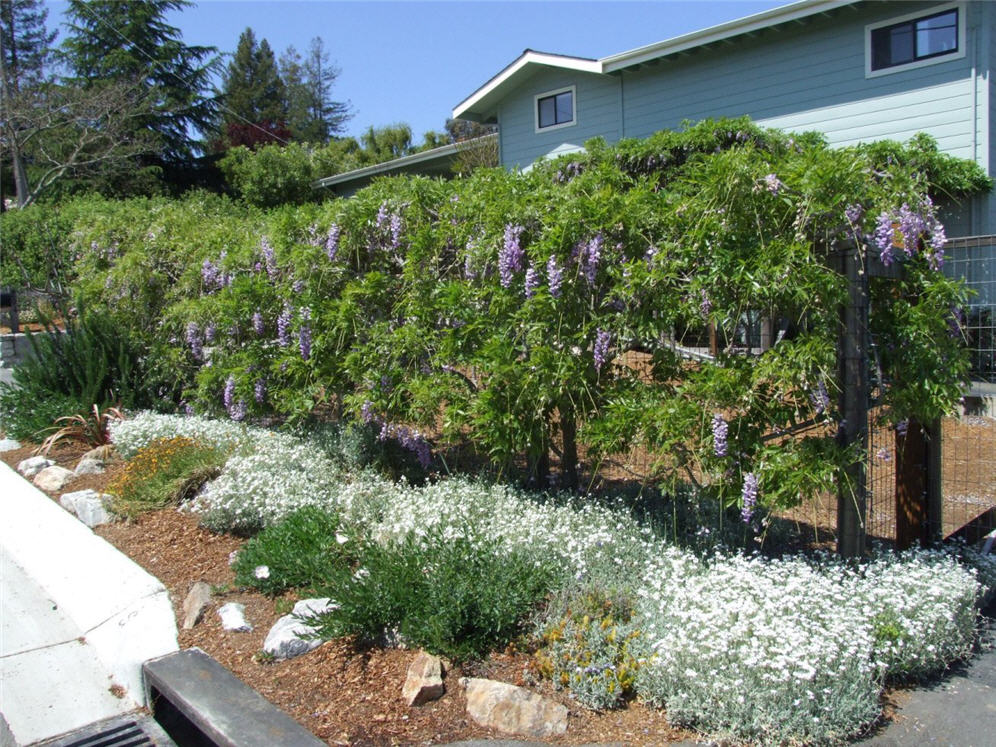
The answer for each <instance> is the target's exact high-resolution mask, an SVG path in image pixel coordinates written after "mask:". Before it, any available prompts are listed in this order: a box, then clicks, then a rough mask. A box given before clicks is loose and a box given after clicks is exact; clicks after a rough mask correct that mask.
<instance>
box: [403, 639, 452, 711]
mask: <svg viewBox="0 0 996 747" xmlns="http://www.w3.org/2000/svg"><path fill="white" fill-rule="evenodd" d="M445 692H446V687H445V686H444V685H443V663H442V661H441V660H440V658H439V657H438V656H433V655H432V654H428V653H426V652H425V651H419V652H418V655H417V656H416V657H415V659H414V660H413V661H412V663H411V664H410V665H409V666H408V676H407V677H406V678H405V684H404V686H403V687H402V688H401V696H402V697H403V698H404V699H405V702H406V703H407V704H408V705H409V706H420V705H423V704H425V703H428V702H429V701H431V700H438V699H439V698H441V697H443V694H444V693H445Z"/></svg>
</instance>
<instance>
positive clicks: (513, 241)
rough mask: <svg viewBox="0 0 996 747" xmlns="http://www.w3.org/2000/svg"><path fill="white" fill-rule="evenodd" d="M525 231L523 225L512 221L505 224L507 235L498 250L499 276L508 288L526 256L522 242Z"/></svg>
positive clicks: (502, 283)
mask: <svg viewBox="0 0 996 747" xmlns="http://www.w3.org/2000/svg"><path fill="white" fill-rule="evenodd" d="M523 231H525V228H523V227H522V226H516V225H512V224H511V223H510V224H509V225H507V226H505V236H504V239H503V241H502V247H501V250H500V251H499V252H498V277H499V279H500V280H501V287H502V288H508V287H509V286H510V285H511V284H512V276H513V275H514V274H515V273H517V272H518V271H519V270H521V269H522V260H523V258H524V257H525V252H524V251H523V249H522V244H521V242H522V232H523Z"/></svg>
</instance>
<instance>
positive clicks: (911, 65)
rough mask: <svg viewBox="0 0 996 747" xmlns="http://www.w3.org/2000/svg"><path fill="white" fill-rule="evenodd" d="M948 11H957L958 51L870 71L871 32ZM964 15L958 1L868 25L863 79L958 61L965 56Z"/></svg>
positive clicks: (926, 7) (866, 28)
mask: <svg viewBox="0 0 996 747" xmlns="http://www.w3.org/2000/svg"><path fill="white" fill-rule="evenodd" d="M949 10H957V11H958V49H957V50H956V51H954V52H949V53H948V54H941V55H937V56H936V57H928V58H927V59H925V60H914V61H913V62H907V63H904V64H902V65H892V66H890V67H883V68H882V69H881V70H872V31H875V30H876V29H880V28H883V27H885V26H894V25H895V24H897V23H905V22H906V21H915V20H917V19H919V18H927V17H928V16H933V15H937V14H938V13H944V12H946V11H949ZM965 14H966V9H965V3H964V2H961V1H959V2H954V3H944V4H943V5H932V6H925V7H924V8H922V9H921V10H918V11H916V12H915V13H907V14H905V15H902V16H896V17H895V18H890V19H889V20H887V21H878V22H876V23H870V24H868V25H867V26H865V77H866V78H878V77H879V76H882V75H892V74H893V73H901V72H903V71H905V70H915V69H916V68H920V67H928V66H930V65H940V64H941V63H943V62H950V61H951V60H959V59H961V58H963V57H964V56H965V39H966V35H965V26H966V25H967V24H966V21H967V19H966V17H965Z"/></svg>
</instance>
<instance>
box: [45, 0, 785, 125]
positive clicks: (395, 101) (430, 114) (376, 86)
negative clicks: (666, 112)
mask: <svg viewBox="0 0 996 747" xmlns="http://www.w3.org/2000/svg"><path fill="white" fill-rule="evenodd" d="M787 3H788V0H697V1H678V0H656V1H648V0H643V1H633V0H615V2H578V1H577V0H559V1H554V2H525V1H518V2H485V1H478V0H459V1H451V2H418V1H409V2H377V1H371V0H368V1H367V2H340V1H338V0H311V1H307V0H197V2H196V3H195V4H194V5H193V6H191V7H188V8H187V9H185V10H183V11H181V12H178V13H174V14H172V15H171V16H170V17H169V22H170V23H171V24H172V25H174V26H176V27H178V28H179V29H180V30H181V31H182V33H183V40H184V41H185V42H186V43H187V44H204V45H211V46H215V47H217V48H218V50H219V52H222V53H227V54H231V53H232V52H234V51H235V47H236V44H237V43H238V39H239V35H240V34H241V33H242V31H244V30H245V28H246V27H247V26H248V27H252V29H253V32H254V33H255V34H256V37H257V38H265V39H266V40H267V41H268V42H269V44H270V46H271V47H272V48H273V50H274V53H275V54H276V55H277V56H278V57H279V55H280V54H281V53H282V52H283V51H284V50H285V49H286V48H287V47H288V46H289V45H294V46H295V47H296V48H297V49H298V51H300V52H303V51H304V50H305V49H306V48H307V46H308V43H309V41H310V40H311V39H312V38H313V37H315V36H320V37H322V39H323V40H324V41H325V46H326V48H327V49H328V50H329V51H330V53H331V56H332V58H333V60H334V62H335V63H336V64H337V65H338V67H339V68H340V69H341V71H342V72H341V74H340V76H339V78H338V80H337V83H336V86H335V89H334V91H333V93H334V96H335V98H336V99H337V100H346V101H349V102H350V103H351V104H352V106H353V110H354V112H355V116H354V117H353V119H352V120H351V121H350V122H349V123H348V125H347V134H351V135H358V134H360V133H361V132H363V131H364V130H365V129H366V128H367V127H369V126H370V125H374V126H381V125H386V124H391V123H394V122H407V123H408V124H409V125H411V128H412V131H413V133H414V139H415V140H416V141H420V140H421V138H422V133H423V132H425V131H426V130H442V129H443V124H444V123H445V121H446V119H447V117H449V116H450V114H451V112H452V109H453V107H454V106H455V105H456V104H458V103H459V102H460V101H462V100H463V99H464V98H466V97H467V96H469V95H470V94H471V93H473V92H474V91H475V90H476V89H477V88H478V87H479V86H481V85H482V84H483V83H485V82H486V81H487V80H488V79H489V78H491V76H493V75H494V74H495V73H497V72H498V71H499V70H501V69H502V68H503V67H505V65H507V64H508V63H509V62H511V61H512V60H514V59H515V58H516V57H517V56H518V55H519V54H520V53H521V52H522V50H523V49H526V48H530V49H536V50H540V51H543V52H556V53H560V54H569V55H576V56H579V57H596V58H597V57H604V56H606V55H610V54H615V53H617V52H623V51H625V50H628V49H633V48H635V47H640V46H643V45H644V44H651V43H653V42H657V41H662V40H664V39H669V38H671V37H674V36H678V35H680V34H684V33H687V32H689V31H696V30H699V29H703V28H706V27H708V26H713V25H716V24H719V23H723V22H725V21H730V20H733V19H735V18H740V17H743V16H747V15H751V14H753V13H758V12H761V11H764V10H768V9H770V8H774V7H777V6H779V5H785V4H787ZM48 6H49V9H50V12H49V25H50V26H55V25H56V24H61V22H62V13H63V11H64V10H65V8H66V3H65V2H61V1H60V0H48Z"/></svg>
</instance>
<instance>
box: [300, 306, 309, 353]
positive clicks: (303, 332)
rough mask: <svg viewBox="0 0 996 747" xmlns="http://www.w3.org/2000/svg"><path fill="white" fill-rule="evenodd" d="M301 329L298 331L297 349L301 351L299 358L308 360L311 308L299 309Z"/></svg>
mask: <svg viewBox="0 0 996 747" xmlns="http://www.w3.org/2000/svg"><path fill="white" fill-rule="evenodd" d="M301 322H302V323H301V329H300V330H299V331H298V349H299V350H300V351H301V360H305V361H306V360H308V359H309V358H310V357H311V324H310V322H311V309H309V308H303V309H301Z"/></svg>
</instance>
